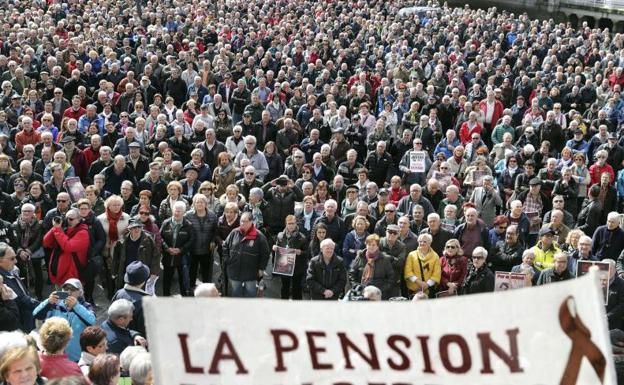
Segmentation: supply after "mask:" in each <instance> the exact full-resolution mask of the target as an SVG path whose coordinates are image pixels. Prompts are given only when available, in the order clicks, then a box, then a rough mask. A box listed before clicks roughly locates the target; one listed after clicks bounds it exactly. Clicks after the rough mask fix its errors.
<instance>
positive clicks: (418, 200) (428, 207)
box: [398, 183, 435, 215]
mask: <svg viewBox="0 0 624 385" xmlns="http://www.w3.org/2000/svg"><path fill="white" fill-rule="evenodd" d="M415 205H421V206H422V207H423V209H424V210H425V215H429V214H431V213H433V212H435V210H434V208H433V205H432V204H431V202H430V201H429V199H427V198H425V197H424V196H423V195H422V187H421V186H420V185H419V184H417V183H414V184H412V185H411V186H410V190H409V195H408V196H406V197H403V198H401V200H400V201H399V206H398V210H399V212H400V213H402V214H404V215H409V214H411V213H412V208H413V207H414V206H415Z"/></svg>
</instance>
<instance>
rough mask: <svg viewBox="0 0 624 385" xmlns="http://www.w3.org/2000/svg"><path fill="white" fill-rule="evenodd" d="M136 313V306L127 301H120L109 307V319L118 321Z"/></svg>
mask: <svg viewBox="0 0 624 385" xmlns="http://www.w3.org/2000/svg"><path fill="white" fill-rule="evenodd" d="M133 311H134V305H133V304H132V302H130V301H128V300H127V299H118V300H116V301H114V302H113V303H111V304H110V306H109V307H108V311H107V313H108V318H110V319H111V320H116V319H119V318H121V317H126V316H129V315H130V314H132V312H133Z"/></svg>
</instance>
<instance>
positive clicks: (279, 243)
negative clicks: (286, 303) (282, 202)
mask: <svg viewBox="0 0 624 385" xmlns="http://www.w3.org/2000/svg"><path fill="white" fill-rule="evenodd" d="M285 222H286V226H285V227H284V230H283V231H281V232H280V233H279V234H278V235H277V238H276V241H275V245H274V246H273V252H275V255H276V258H275V260H276V263H277V261H278V260H279V259H278V255H279V254H278V251H279V249H280V248H284V249H290V250H293V251H294V253H295V267H294V271H293V275H292V276H288V275H281V276H280V277H281V280H282V289H281V298H282V299H290V298H291V294H292V299H295V300H296V299H302V298H303V294H302V280H303V277H304V275H305V271H306V267H307V265H308V255H309V253H308V241H307V240H306V237H305V236H304V235H303V234H302V233H301V232H300V231H299V227H298V226H297V218H296V217H295V216H294V215H288V216H286V219H285Z"/></svg>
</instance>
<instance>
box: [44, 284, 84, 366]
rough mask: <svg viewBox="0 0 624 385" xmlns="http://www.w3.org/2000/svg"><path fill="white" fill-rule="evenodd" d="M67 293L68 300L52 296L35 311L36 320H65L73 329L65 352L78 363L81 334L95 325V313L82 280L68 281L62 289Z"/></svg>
mask: <svg viewBox="0 0 624 385" xmlns="http://www.w3.org/2000/svg"><path fill="white" fill-rule="evenodd" d="M61 289H62V291H63V292H65V293H67V298H65V299H60V298H59V296H58V292H52V294H50V296H49V297H48V298H47V299H46V300H45V301H43V302H41V303H40V304H39V306H37V307H36V308H35V310H33V316H34V317H35V318H36V319H40V320H44V319H50V318H51V317H60V318H64V319H66V320H67V322H69V325H70V327H71V329H72V338H71V340H70V341H69V344H68V345H67V349H65V352H66V353H67V356H68V357H69V359H70V360H72V361H74V362H78V360H79V359H80V352H81V349H80V334H81V333H82V331H83V330H84V329H85V328H86V327H87V326H91V325H93V324H95V312H94V311H93V310H92V309H91V305H90V304H89V303H87V302H86V301H85V300H84V294H83V290H82V284H81V283H80V280H78V279H75V278H71V279H68V280H67V281H66V282H65V283H64V284H63V286H62V287H61Z"/></svg>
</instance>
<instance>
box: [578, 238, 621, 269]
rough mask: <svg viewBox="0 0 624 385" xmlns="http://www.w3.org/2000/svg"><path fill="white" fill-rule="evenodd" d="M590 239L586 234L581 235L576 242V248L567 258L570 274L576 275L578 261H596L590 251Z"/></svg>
mask: <svg viewBox="0 0 624 385" xmlns="http://www.w3.org/2000/svg"><path fill="white" fill-rule="evenodd" d="M591 246H592V239H591V237H588V236H587V235H582V236H581V237H580V238H579V240H578V244H577V250H575V251H574V252H572V254H570V255H569V258H568V270H569V271H570V274H572V275H573V276H576V269H577V266H578V261H596V260H597V259H596V257H594V256H593V255H592V252H591ZM614 267H615V265H614Z"/></svg>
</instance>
